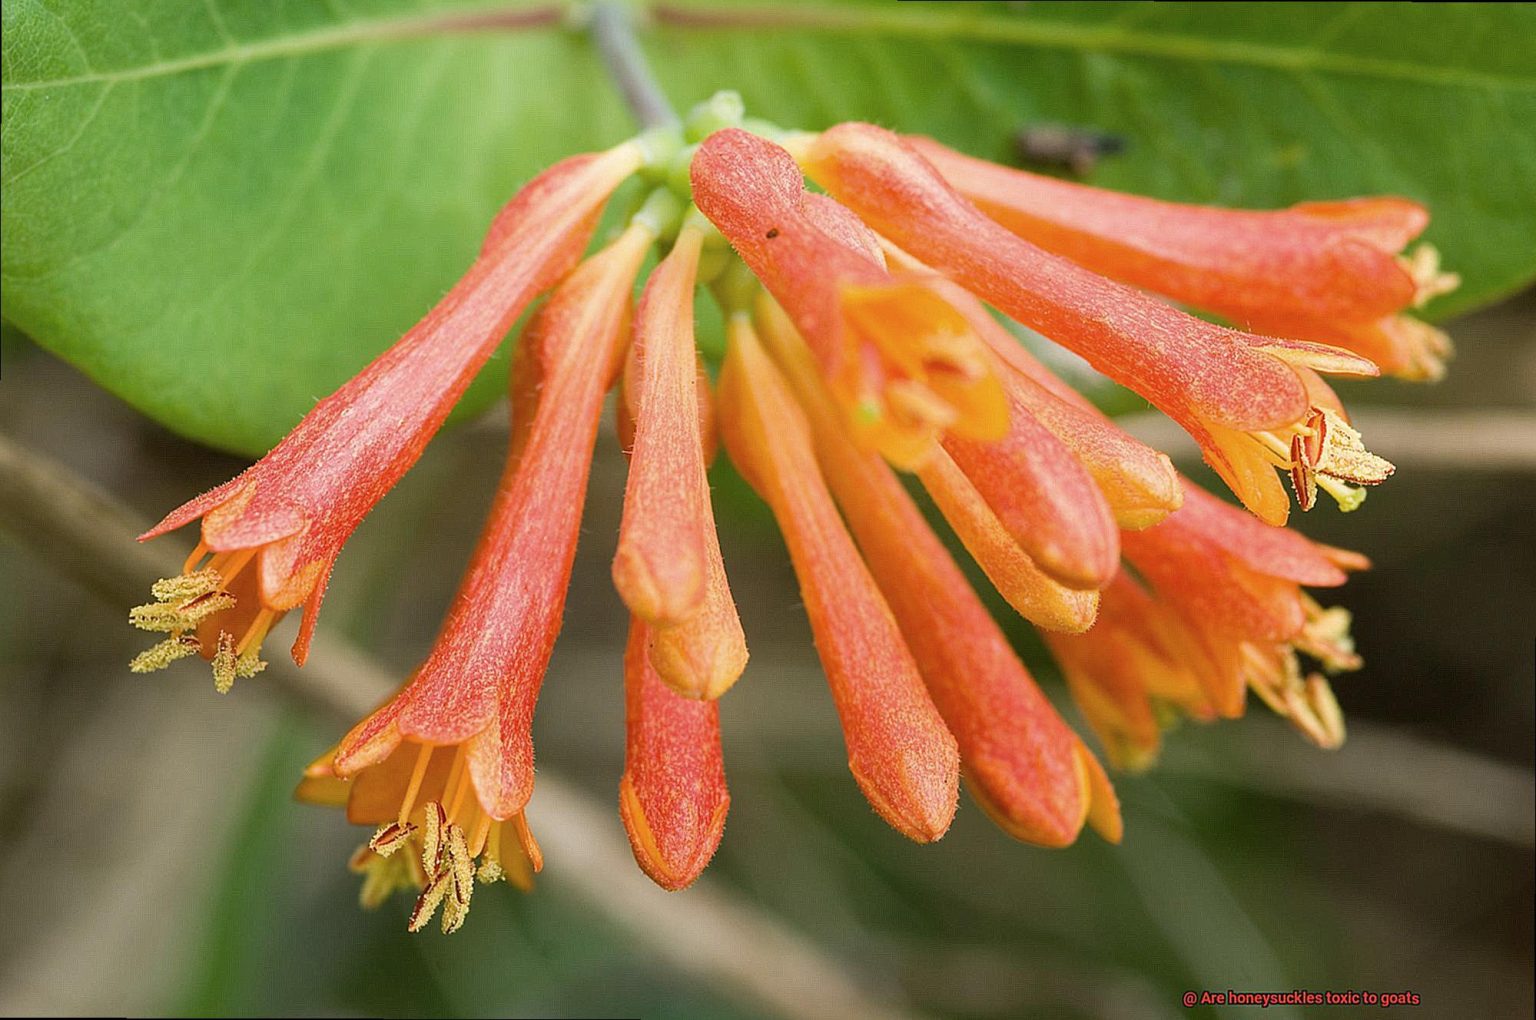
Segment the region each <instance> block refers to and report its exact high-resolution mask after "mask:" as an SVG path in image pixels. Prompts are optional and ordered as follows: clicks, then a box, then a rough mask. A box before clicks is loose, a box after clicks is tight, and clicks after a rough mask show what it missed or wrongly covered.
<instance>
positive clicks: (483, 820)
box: [469, 812, 495, 857]
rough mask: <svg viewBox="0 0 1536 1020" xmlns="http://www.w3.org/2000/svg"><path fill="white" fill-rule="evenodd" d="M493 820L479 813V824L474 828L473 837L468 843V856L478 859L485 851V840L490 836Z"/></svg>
mask: <svg viewBox="0 0 1536 1020" xmlns="http://www.w3.org/2000/svg"><path fill="white" fill-rule="evenodd" d="M494 821H495V820H494V819H493V818H491V816H490V815H488V814H485V813H483V812H482V813H481V815H480V824H478V825H476V826H475V835H474V837H473V838H471V839H470V841H469V856H471V857H479V856H480V854H481V853H482V852H484V850H485V843H486V840H487V839H489V838H490V835H491V825H492V824H493V822H494Z"/></svg>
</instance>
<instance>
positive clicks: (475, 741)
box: [328, 223, 656, 927]
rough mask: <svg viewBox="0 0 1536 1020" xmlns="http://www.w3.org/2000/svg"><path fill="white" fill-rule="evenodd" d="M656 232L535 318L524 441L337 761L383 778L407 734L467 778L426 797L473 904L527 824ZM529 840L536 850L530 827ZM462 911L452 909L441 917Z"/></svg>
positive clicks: (628, 240) (335, 765) (571, 285)
mask: <svg viewBox="0 0 1536 1020" xmlns="http://www.w3.org/2000/svg"><path fill="white" fill-rule="evenodd" d="M655 236H656V235H655V232H654V231H653V230H652V229H649V228H648V227H647V226H646V225H644V224H642V223H636V224H634V225H632V226H631V227H630V228H629V229H628V230H627V231H626V232H625V233H624V234H623V235H622V236H620V237H619V239H618V240H616V241H614V242H613V244H611V245H610V246H609V247H608V248H607V249H605V250H604V251H603V252H602V253H601V254H599V255H596V256H594V257H592V258H591V259H589V260H588V261H587V262H585V263H583V264H582V266H581V267H580V268H579V269H578V270H577V271H576V272H575V273H573V274H572V275H571V276H570V277H569V278H568V279H567V280H566V281H565V282H564V283H563V284H561V286H560V287H559V289H558V290H556V292H555V294H554V295H553V297H551V299H550V301H549V302H548V303H547V304H546V305H545V306H544V307H543V308H542V309H541V310H540V312H539V314H538V316H537V318H536V319H535V320H534V322H533V323H532V324H531V325H530V326H529V330H528V332H527V334H525V335H524V337H523V339H522V343H523V344H524V345H525V353H524V355H523V357H521V358H520V359H519V363H518V364H519V367H520V368H521V369H522V370H523V371H525V372H534V373H535V374H536V375H537V377H538V378H539V380H540V383H539V385H538V386H537V387H533V386H529V385H527V384H526V383H525V382H524V381H522V380H519V379H518V378H517V377H516V373H515V374H514V383H513V390H514V392H515V393H518V394H520V395H526V394H527V393H529V392H536V393H537V407H536V409H535V410H534V411H533V413H532V418H531V424H530V425H529V426H528V427H527V430H526V436H525V437H523V438H521V439H518V440H516V441H514V443H513V446H512V450H511V453H510V455H509V456H508V460H507V467H506V469H505V471H504V473H503V476H502V480H501V485H500V487H499V490H498V492H497V494H496V501H495V505H494V506H493V507H492V509H491V513H490V518H489V520H488V521H487V523H486V527H485V531H484V533H483V534H482V535H481V539H480V543H479V545H478V546H477V548H476V549H475V553H474V556H473V558H472V560H471V563H470V568H469V572H468V574H467V575H466V577H465V579H464V582H463V584H462V585H461V587H460V589H459V592H458V594H457V596H455V599H454V603H453V607H452V608H451V609H450V610H449V614H448V618H447V620H446V621H445V622H444V624H443V627H442V630H441V632H440V633H439V634H438V638H437V641H436V643H435V644H434V645H433V648H432V651H431V652H430V654H429V655H428V656H427V659H426V661H424V662H423V663H422V664H421V666H419V667H418V668H417V670H416V672H415V673H414V674H413V675H412V676H411V678H410V680H409V681H408V682H407V683H406V684H405V686H404V687H403V688H402V689H401V690H400V692H399V693H397V694H396V695H395V696H394V697H393V698H391V699H390V700H389V701H388V702H386V703H385V704H384V705H383V706H382V707H381V708H379V709H378V710H377V711H375V712H374V713H373V714H372V715H370V716H368V717H367V718H366V719H364V720H363V721H362V722H360V723H358V724H357V726H355V727H353V729H352V731H351V732H350V733H348V734H347V735H346V736H345V737H344V738H343V739H342V741H341V743H340V744H339V745H338V746H337V748H336V750H335V752H334V754H333V755H331V756H330V758H329V761H328V766H329V769H330V771H331V774H332V775H333V776H334V777H336V778H337V779H339V780H346V781H352V782H355V783H358V784H362V783H364V782H365V781H366V780H367V777H368V776H370V775H372V774H375V772H376V770H383V772H382V773H381V774H386V775H387V774H389V772H388V770H389V769H390V763H391V762H392V761H394V760H395V759H397V758H399V757H400V755H401V754H402V753H403V747H404V746H407V745H408V746H410V747H415V748H417V749H418V750H416V751H415V752H414V754H415V756H416V757H417V759H418V764H417V765H416V766H414V768H415V769H416V772H422V770H424V769H429V768H430V761H429V759H430V758H432V757H434V756H435V757H445V758H451V760H452V762H453V765H452V770H453V774H454V775H455V776H456V777H457V778H456V779H454V781H453V782H452V783H449V784H448V785H446V786H445V787H444V790H445V793H444V797H445V798H446V799H443V800H438V801H432V802H430V803H429V804H427V808H428V809H431V804H437V805H438V807H440V808H441V809H442V811H443V812H444V814H443V816H442V817H443V818H445V819H446V821H447V823H449V824H451V825H454V826H457V827H458V829H459V830H461V831H462V832H463V833H464V838H465V839H466V841H467V842H466V844H465V846H466V847H467V850H463V848H460V849H458V850H454V851H453V852H454V854H456V856H453V857H452V858H451V859H450V860H449V863H450V864H451V865H452V875H453V877H452V878H451V880H445V881H446V884H443V885H441V888H442V889H446V890H448V892H451V893H452V894H454V895H461V896H462V897H463V903H462V906H463V907H465V908H467V906H468V892H467V890H468V888H470V885H469V883H468V881H467V879H464V877H463V876H464V875H466V874H468V873H469V871H468V869H469V866H470V865H469V862H473V861H475V860H479V861H480V866H481V868H482V869H483V868H484V867H485V866H486V865H487V863H490V864H492V865H495V859H494V856H493V857H487V856H485V855H486V854H487V853H491V854H492V855H494V853H495V852H496V850H497V849H498V848H499V847H501V846H502V845H503V844H502V843H501V842H499V837H498V836H496V834H497V833H499V832H500V831H501V828H502V827H503V826H504V825H505V824H507V823H511V824H512V825H513V827H514V828H515V829H516V830H517V832H518V833H519V835H520V838H521V834H522V833H524V832H525V831H526V823H525V822H523V820H522V819H523V810H524V808H525V807H526V805H527V803H528V799H529V797H530V796H531V795H532V792H533V738H532V729H531V727H532V723H533V709H534V703H535V701H536V700H537V698H538V693H539V688H540V686H541V685H542V682H543V679H544V671H545V669H546V667H547V666H548V664H549V657H550V654H551V652H552V651H553V649H554V644H555V637H556V634H557V633H558V632H559V629H560V620H561V616H562V614H563V611H564V603H565V594H566V587H567V585H568V584H569V581H570V572H571V563H572V561H573V559H574V557H575V554H576V539H577V534H578V531H579V526H580V523H581V505H582V497H583V495H584V493H585V490H586V483H587V475H588V470H589V467H590V462H591V455H592V447H593V443H594V442H595V440H596V436H597V427H598V417H599V414H600V412H601V409H602V398H603V393H604V390H605V389H606V388H607V384H608V379H609V377H610V375H611V372H610V370H609V365H610V364H612V363H614V362H615V360H616V358H617V356H618V351H619V349H620V344H621V343H622V341H623V338H624V335H625V331H624V323H625V316H626V314H627V311H628V304H629V299H630V289H631V286H632V284H633V281H634V278H635V274H636V273H637V271H638V270H639V268H640V262H641V260H642V259H643V258H644V256H645V253H646V250H647V249H648V248H649V246H650V245H651V243H652V242H653V241H654V240H655ZM516 435H518V433H514V436H516ZM404 753H405V754H406V757H407V759H409V758H410V757H411V754H412V752H408V751H406V752H404ZM422 763H426V764H422ZM416 772H413V773H412V775H413V776H415V775H416ZM423 774H425V773H423ZM422 781H424V780H421V781H418V780H416V779H414V778H413V779H411V780H410V781H409V782H408V784H407V785H406V786H405V788H404V793H403V794H402V800H401V805H402V806H401V807H400V809H399V810H400V816H399V819H398V820H397V822H396V825H397V829H388V831H386V830H380V834H379V835H377V836H376V837H375V839H374V840H373V842H372V843H371V844H370V846H371V848H372V849H373V850H374V852H375V853H378V854H380V856H382V857H386V858H387V857H388V856H389V854H388V853H387V852H386V851H387V849H388V847H389V846H390V845H391V840H392V839H394V838H395V837H396V836H397V835H399V834H400V833H407V832H411V833H414V831H415V830H411V829H410V826H411V825H412V824H418V823H413V822H411V821H410V818H411V817H412V816H411V812H412V811H414V810H416V808H417V807H418V806H420V805H421V804H422V801H421V799H420V797H419V795H418V792H417V790H416V788H417V787H419V786H420V782H422ZM391 789H393V787H391ZM432 810H435V809H432ZM429 813H430V812H429ZM434 817H435V816H434ZM419 824H426V823H419ZM433 824H435V823H433ZM386 828H387V827H386ZM397 830H398V831H397ZM422 831H423V832H425V831H428V830H425V829H423V830H422ZM445 831H446V830H445ZM400 838H404V837H403V836H401V837H400ZM523 844H524V850H525V852H526V853H527V854H528V856H529V857H530V858H532V859H534V860H536V859H537V857H536V855H535V854H534V852H533V851H532V850H531V849H530V847H531V846H532V842H531V838H528V839H525V840H523ZM449 845H450V846H456V844H449ZM488 848H489V849H488ZM461 850H462V852H461ZM466 854H467V856H466ZM499 866H500V867H503V868H504V867H505V865H504V864H502V865H499ZM428 870H429V873H430V869H428ZM492 870H493V871H494V870H495V868H494V867H493V868H492ZM438 889H439V884H438V883H437V882H436V881H434V882H433V883H431V884H428V885H427V887H426V891H425V892H424V893H423V896H424V897H425V898H424V899H423V900H422V903H421V905H419V906H418V911H417V916H413V919H412V926H413V927H415V926H417V924H418V922H420V923H421V924H424V923H425V920H422V918H421V916H420V915H421V913H422V911H423V910H425V911H426V914H427V915H430V913H431V910H432V908H433V907H434V906H435V905H436V904H438V903H441V902H449V903H454V902H457V901H451V900H448V899H446V896H447V893H441V894H440V893H439V892H438V891H436V890H438ZM446 909H447V908H445V910H446ZM455 909H457V908H455ZM457 916H458V915H457V914H452V915H450V914H449V913H445V915H444V925H445V927H450V926H451V924H450V917H454V918H456V917H457ZM455 923H456V922H455Z"/></svg>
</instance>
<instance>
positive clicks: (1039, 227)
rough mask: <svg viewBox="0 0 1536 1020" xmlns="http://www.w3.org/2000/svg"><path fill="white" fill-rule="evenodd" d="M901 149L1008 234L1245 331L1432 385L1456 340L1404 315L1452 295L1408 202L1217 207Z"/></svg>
mask: <svg viewBox="0 0 1536 1020" xmlns="http://www.w3.org/2000/svg"><path fill="white" fill-rule="evenodd" d="M907 141H908V142H909V143H910V144H911V145H912V147H913V148H915V149H916V150H917V151H918V152H920V153H922V155H923V156H924V157H925V158H927V159H928V161H929V162H931V163H932V164H933V165H934V167H935V168H936V169H937V170H938V171H939V172H940V173H941V174H943V175H944V179H945V180H947V181H948V182H949V183H950V184H952V185H953V186H954V187H955V189H956V190H958V191H959V192H960V193H961V194H962V195H964V196H965V197H966V198H968V199H970V200H971V201H972V202H974V203H975V204H976V206H977V208H979V209H981V210H982V211H983V212H985V213H986V214H987V215H988V216H990V217H991V218H992V219H994V220H996V221H997V222H998V223H1000V224H1002V225H1003V226H1004V227H1007V228H1008V229H1009V230H1011V231H1013V232H1014V233H1015V234H1017V235H1019V236H1020V237H1022V238H1025V239H1026V240H1029V241H1032V242H1034V243H1035V244H1037V245H1039V246H1040V247H1042V248H1045V249H1047V250H1048V251H1053V252H1055V253H1057V254H1058V255H1064V256H1066V257H1067V258H1069V259H1071V260H1072V261H1074V262H1076V263H1078V264H1079V265H1082V266H1084V267H1086V268H1088V269H1091V270H1093V271H1094V272H1096V273H1102V274H1103V275H1105V276H1108V277H1112V278H1114V279H1116V280H1121V281H1123V282H1125V283H1129V284H1132V285H1134V286H1137V287H1142V288H1145V289H1147V290H1151V291H1156V292H1157V293H1159V294H1164V295H1167V296H1168V297H1171V298H1173V299H1174V300H1176V301H1180V302H1183V303H1184V304H1187V305H1193V306H1194V307H1196V308H1204V309H1206V310H1208V311H1212V312H1216V313H1218V314H1220V315H1223V316H1225V317H1227V318H1228V319H1230V320H1232V321H1233V322H1235V323H1237V324H1239V325H1240V326H1242V327H1243V328H1244V329H1248V330H1253V331H1255V332H1259V333H1264V334H1269V335H1273V336H1284V337H1292V338H1295V339H1300V340H1317V341H1321V342H1323V343H1328V344H1335V345H1337V346H1340V347H1347V348H1349V349H1350V350H1352V351H1355V352H1356V353H1358V354H1361V355H1363V356H1364V357H1366V358H1369V359H1370V360H1371V361H1373V362H1375V363H1376V364H1377V366H1379V367H1380V368H1381V370H1382V371H1383V372H1388V373H1391V374H1394V375H1400V376H1403V377H1404V378H1408V379H1436V378H1439V377H1440V375H1442V374H1443V373H1444V371H1445V364H1444V363H1445V358H1446V357H1447V356H1448V355H1449V353H1450V341H1449V340H1448V339H1447V338H1446V336H1445V334H1444V333H1443V332H1441V331H1440V330H1438V329H1435V328H1434V327H1433V326H1430V325H1427V324H1426V323H1423V322H1421V321H1419V320H1417V319H1414V318H1412V317H1410V316H1408V315H1405V314H1403V312H1404V311H1405V310H1406V309H1408V308H1416V307H1419V306H1421V305H1423V304H1424V303H1425V302H1426V301H1428V300H1429V299H1430V298H1433V297H1435V296H1436V295H1439V294H1443V293H1445V292H1447V291H1449V290H1453V289H1454V288H1455V287H1456V286H1457V284H1458V283H1459V282H1460V281H1459V279H1458V278H1457V277H1456V276H1455V274H1451V273H1445V272H1442V271H1441V270H1440V267H1439V256H1438V255H1437V254H1436V252H1435V250H1434V248H1433V247H1431V246H1429V245H1421V246H1420V247H1419V248H1418V249H1416V250H1415V251H1413V252H1412V253H1410V254H1400V253H1402V252H1403V249H1404V247H1405V246H1406V245H1407V244H1408V243H1409V242H1410V241H1412V240H1413V239H1414V238H1415V237H1417V236H1418V235H1419V234H1420V233H1422V232H1423V230H1424V227H1425V226H1426V225H1427V224H1428V223H1429V214H1428V212H1427V211H1425V209H1424V207H1423V206H1421V205H1419V204H1417V203H1415V202H1410V201H1408V200H1407V199H1402V198H1357V199H1348V200H1345V201H1338V202H1303V203H1301V204H1299V205H1295V206H1292V207H1291V208H1289V209H1276V210H1247V209H1217V208H1212V207H1209V206H1196V205H1184V204H1180V203H1177V202H1163V201H1159V200H1157V199H1153V198H1144V197H1142V196H1139V195H1124V194H1120V193H1118V192H1114V191H1106V190H1104V189H1102V188H1094V187H1090V186H1088V185H1086V184H1079V183H1076V182H1074V181H1063V180H1058V179H1056V178H1053V177H1043V176H1041V175H1039V174H1032V173H1028V172H1027V171H1024V170H1016V169H1013V168H1011V167H1003V166H998V165H996V164H994V163H988V162H985V161H984V160H979V159H973V158H971V157H970V156H966V155H964V154H962V153H959V152H955V151H954V150H952V149H948V148H945V147H944V146H942V145H940V144H939V143H937V142H935V141H932V140H931V139H927V138H909V139H907Z"/></svg>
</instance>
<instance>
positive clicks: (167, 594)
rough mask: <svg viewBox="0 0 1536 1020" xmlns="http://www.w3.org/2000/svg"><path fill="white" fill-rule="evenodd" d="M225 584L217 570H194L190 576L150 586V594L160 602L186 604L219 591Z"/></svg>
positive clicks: (165, 580)
mask: <svg viewBox="0 0 1536 1020" xmlns="http://www.w3.org/2000/svg"><path fill="white" fill-rule="evenodd" d="M223 583H224V579H223V578H222V577H220V576H219V572H218V571H217V570H194V571H193V572H191V573H189V574H178V575H177V576H175V577H165V578H161V579H160V580H158V581H156V582H155V583H154V584H152V585H150V586H149V593H150V594H151V595H153V596H154V597H155V600H156V601H158V602H185V601H187V600H188V599H194V598H196V597H197V596H199V595H206V594H208V593H209V592H212V591H217V590H218V588H219V586H220V585H222V584H223Z"/></svg>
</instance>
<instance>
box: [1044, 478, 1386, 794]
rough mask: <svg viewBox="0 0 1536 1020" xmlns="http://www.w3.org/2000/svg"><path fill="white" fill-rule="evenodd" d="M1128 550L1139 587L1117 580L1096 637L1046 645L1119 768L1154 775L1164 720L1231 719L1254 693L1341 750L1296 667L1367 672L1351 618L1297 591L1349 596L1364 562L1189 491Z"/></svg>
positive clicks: (1324, 709) (1334, 706) (1323, 695)
mask: <svg viewBox="0 0 1536 1020" xmlns="http://www.w3.org/2000/svg"><path fill="white" fill-rule="evenodd" d="M1123 538H1124V544H1125V551H1126V557H1127V560H1128V561H1129V562H1130V564H1131V565H1132V567H1133V568H1134V569H1135V571H1136V573H1137V574H1138V575H1139V577H1140V578H1141V581H1140V582H1139V583H1138V581H1136V580H1134V579H1132V578H1131V577H1129V576H1128V575H1127V574H1124V573H1122V574H1121V575H1120V576H1118V577H1116V579H1115V580H1114V582H1113V583H1112V584H1111V585H1110V586H1109V587H1108V588H1106V589H1105V591H1104V592H1103V593H1102V596H1101V602H1100V610H1099V621H1098V623H1097V624H1096V625H1095V626H1094V628H1093V629H1092V630H1090V631H1088V632H1087V633H1085V634H1080V635H1056V634H1052V635H1047V642H1048V643H1049V644H1050V646H1051V649H1052V651H1053V652H1054V653H1055V654H1056V656H1057V659H1058V661H1059V662H1060V663H1061V665H1062V669H1063V671H1064V672H1065V673H1066V675H1067V677H1068V680H1069V683H1070V684H1071V687H1072V691H1073V695H1074V697H1075V698H1076V699H1077V701H1078V703H1079V705H1080V706H1081V707H1082V708H1083V712H1084V714H1085V715H1086V716H1087V717H1088V718H1089V720H1090V722H1091V723H1092V724H1093V726H1094V728H1095V730H1096V731H1097V732H1098V733H1099V735H1100V738H1101V739H1102V740H1103V741H1104V743H1105V746H1106V747H1107V748H1109V749H1110V753H1111V757H1112V759H1114V760H1115V761H1116V762H1117V763H1118V764H1121V765H1124V766H1126V767H1132V768H1140V767H1145V766H1146V765H1148V764H1150V763H1151V761H1152V760H1153V759H1154V757H1155V755H1156V751H1157V747H1158V743H1159V732H1160V729H1161V725H1160V720H1159V716H1158V713H1157V711H1156V706H1158V705H1165V706H1170V707H1173V708H1177V709H1179V710H1181V711H1182V712H1184V713H1185V714H1188V715H1191V716H1194V717H1196V718H1215V717H1227V718H1232V717H1235V716H1238V715H1241V714H1242V711H1243V700H1244V693H1245V691H1246V690H1248V689H1250V688H1251V689H1252V690H1253V691H1254V692H1255V693H1256V694H1258V695H1259V696H1260V697H1261V698H1262V699H1263V700H1264V701H1265V703H1267V704H1268V705H1269V706H1270V707H1271V708H1273V709H1274V710H1275V711H1276V712H1277V713H1278V714H1280V715H1283V716H1285V717H1286V718H1288V719H1289V720H1290V721H1291V722H1292V724H1293V725H1295V726H1296V728H1297V729H1298V730H1300V731H1301V732H1302V733H1303V734H1305V735H1306V736H1307V737H1308V738H1310V739H1311V740H1313V741H1314V742H1315V743H1317V744H1319V745H1321V746H1324V747H1336V746H1338V745H1339V744H1340V743H1342V741H1343V739H1344V729H1343V716H1342V714H1341V713H1340V711H1339V707H1338V703H1337V701H1336V700H1335V699H1334V696H1333V692H1332V689H1331V688H1330V687H1329V685H1328V681H1327V680H1326V679H1325V678H1324V676H1323V674H1322V673H1319V672H1310V673H1309V672H1306V671H1304V670H1303V668H1302V664H1301V659H1300V658H1299V655H1298V653H1301V654H1305V655H1306V656H1308V657H1309V658H1311V659H1315V660H1316V661H1318V662H1319V663H1320V664H1321V665H1322V667H1323V669H1324V670H1326V671H1328V672H1339V671H1342V670H1350V669H1356V668H1358V667H1359V665H1360V658H1359V656H1358V655H1357V654H1356V653H1355V650H1354V644H1353V642H1352V641H1351V639H1350V637H1349V614H1348V612H1347V611H1345V610H1343V609H1340V608H1333V609H1324V608H1322V607H1321V606H1319V605H1318V604H1317V603H1316V602H1315V601H1313V599H1312V598H1311V596H1309V595H1308V594H1306V593H1305V592H1304V591H1303V590H1302V588H1303V587H1336V586H1338V585H1340V584H1343V583H1344V581H1345V578H1346V573H1345V572H1346V571H1347V570H1359V569H1363V568H1364V567H1366V566H1368V565H1369V563H1368V562H1367V561H1366V560H1365V558H1364V557H1362V556H1360V555H1358V554H1356V553H1352V552H1347V551H1345V550H1341V549H1333V548H1330V547H1327V546H1320V545H1317V544H1315V543H1313V542H1310V541H1308V540H1307V539H1305V538H1303V537H1301V536H1300V535H1297V534H1295V533H1293V532H1289V531H1284V530H1280V529H1276V528H1270V527H1267V526H1265V525H1263V524H1261V523H1259V522H1258V521H1255V520H1253V519H1252V518H1251V517H1249V516H1247V515H1245V514H1243V513H1242V512H1241V511H1239V510H1237V509H1236V508H1234V507H1231V506H1229V505H1227V504H1225V503H1223V502H1221V501H1220V500H1218V499H1216V498H1215V497H1213V496H1211V495H1209V494H1207V493H1205V492H1203V491H1201V490H1200V489H1198V488H1196V487H1194V486H1192V485H1186V487H1185V502H1184V506H1183V508H1182V509H1181V510H1179V512H1178V513H1176V514H1174V515H1172V516H1171V517H1169V518H1168V519H1167V520H1166V521H1164V522H1163V523H1161V524H1159V525H1156V526H1154V527H1152V528H1148V529H1146V530H1145V531H1141V532H1135V533H1127V534H1126V535H1125V536H1123Z"/></svg>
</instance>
